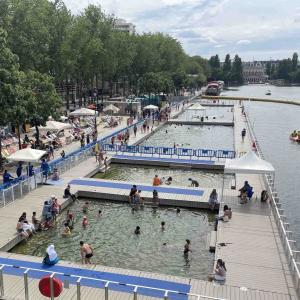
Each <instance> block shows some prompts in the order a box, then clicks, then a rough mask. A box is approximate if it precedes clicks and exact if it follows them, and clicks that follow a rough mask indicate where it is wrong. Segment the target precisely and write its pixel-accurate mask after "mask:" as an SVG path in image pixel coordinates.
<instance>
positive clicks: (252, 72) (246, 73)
mask: <svg viewBox="0 0 300 300" xmlns="http://www.w3.org/2000/svg"><path fill="white" fill-rule="evenodd" d="M243 77H244V81H245V83H264V82H266V80H267V79H268V76H267V75H266V72H265V66H264V64H263V63H262V62H260V61H253V62H244V63H243Z"/></svg>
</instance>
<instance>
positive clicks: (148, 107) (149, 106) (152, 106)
mask: <svg viewBox="0 0 300 300" xmlns="http://www.w3.org/2000/svg"><path fill="white" fill-rule="evenodd" d="M146 109H149V110H158V106H155V105H152V104H150V105H147V106H145V107H144V108H143V110H146Z"/></svg>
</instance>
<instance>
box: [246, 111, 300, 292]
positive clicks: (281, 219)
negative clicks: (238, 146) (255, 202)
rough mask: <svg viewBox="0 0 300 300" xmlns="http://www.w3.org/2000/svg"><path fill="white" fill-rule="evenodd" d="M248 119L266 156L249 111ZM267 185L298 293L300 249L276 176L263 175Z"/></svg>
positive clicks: (253, 136)
mask: <svg viewBox="0 0 300 300" xmlns="http://www.w3.org/2000/svg"><path fill="white" fill-rule="evenodd" d="M245 116H246V121H247V124H248V128H249V133H250V137H251V140H252V141H253V142H255V145H256V150H257V154H258V155H259V156H260V157H261V158H264V155H263V152H262V150H261V147H260V144H259V142H258V140H257V138H256V136H255V133H254V129H253V126H252V124H251V120H250V119H249V116H248V114H247V113H245ZM263 179H264V183H265V186H266V188H267V191H268V194H269V197H270V198H271V207H272V211H273V215H274V219H275V221H276V225H277V228H278V231H279V234H280V238H281V241H282V244H283V248H284V250H285V254H286V257H287V259H288V263H289V266H290V270H291V273H292V276H293V279H294V283H295V287H296V290H297V293H298V294H299V293H300V272H299V265H300V260H299V258H300V251H299V250H297V244H296V241H295V240H293V232H292V231H291V230H290V228H289V227H290V224H289V223H288V222H287V217H286V216H285V215H284V209H283V208H282V204H281V203H280V200H279V197H278V193H277V192H276V190H275V182H274V181H275V180H274V177H272V176H270V175H264V176H263Z"/></svg>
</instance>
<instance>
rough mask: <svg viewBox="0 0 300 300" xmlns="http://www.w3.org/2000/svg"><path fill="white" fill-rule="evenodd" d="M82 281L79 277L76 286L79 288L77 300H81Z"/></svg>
mask: <svg viewBox="0 0 300 300" xmlns="http://www.w3.org/2000/svg"><path fill="white" fill-rule="evenodd" d="M80 280H81V277H79V278H78V280H77V281H76V286H77V300H80V299H81V290H80Z"/></svg>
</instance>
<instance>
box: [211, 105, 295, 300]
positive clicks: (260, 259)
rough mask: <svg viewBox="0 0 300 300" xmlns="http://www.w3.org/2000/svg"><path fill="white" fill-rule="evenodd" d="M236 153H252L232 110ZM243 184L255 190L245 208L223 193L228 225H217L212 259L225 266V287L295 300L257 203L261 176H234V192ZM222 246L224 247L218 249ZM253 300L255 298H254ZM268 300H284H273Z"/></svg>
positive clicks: (274, 234)
mask: <svg viewBox="0 0 300 300" xmlns="http://www.w3.org/2000/svg"><path fill="white" fill-rule="evenodd" d="M234 114H235V128H234V134H235V148H236V149H235V150H236V151H237V153H244V152H247V151H249V150H250V149H251V147H252V143H251V141H250V138H249V136H248V134H247V135H246V138H245V141H244V142H242V139H241V131H242V129H243V128H246V129H247V131H248V126H247V124H246V122H245V118H244V117H243V116H242V114H241V109H240V108H239V107H238V106H235V112H234ZM245 180H248V181H249V183H250V185H252V186H253V187H254V191H255V194H254V196H253V198H252V200H251V201H250V202H249V203H248V204H243V205H241V204H239V198H238V197H237V195H238V191H230V192H228V191H225V193H224V201H223V202H224V203H222V204H221V206H223V205H224V204H228V205H229V207H231V208H232V211H233V217H232V219H231V220H230V221H229V222H228V223H224V222H219V226H218V231H217V247H216V255H215V258H216V259H218V258H221V259H223V260H224V261H225V262H226V267H227V270H228V272H227V279H226V285H230V286H239V287H245V288H248V289H255V290H259V291H269V292H270V293H282V294H286V295H287V297H290V298H286V299H297V297H296V290H295V287H294V284H293V281H292V276H291V272H290V268H289V265H288V262H287V259H286V256H285V252H284V249H283V247H282V243H281V241H280V237H279V233H278V230H277V227H276V224H275V220H274V217H273V215H272V212H271V209H270V207H269V204H268V203H261V202H260V199H259V198H260V193H261V191H262V190H263V189H264V184H263V180H262V178H261V176H260V175H247V174H236V182H237V183H236V186H237V188H239V187H241V186H243V183H244V181H245ZM220 243H225V244H226V246H223V247H221V246H219V244H220ZM255 299H256V297H255ZM271 299H284V298H278V297H277V298H276V297H275V296H274V298H271Z"/></svg>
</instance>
